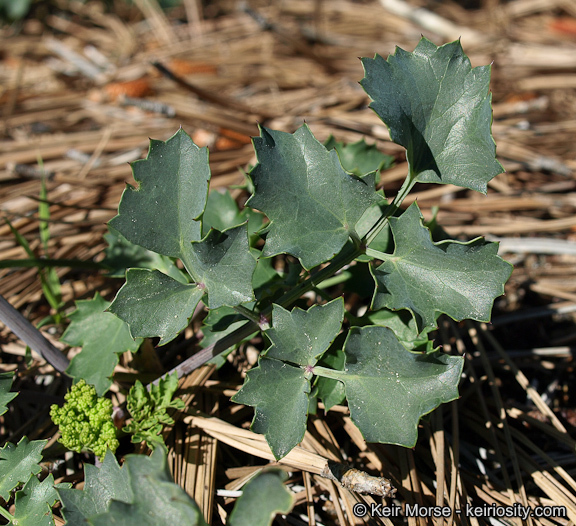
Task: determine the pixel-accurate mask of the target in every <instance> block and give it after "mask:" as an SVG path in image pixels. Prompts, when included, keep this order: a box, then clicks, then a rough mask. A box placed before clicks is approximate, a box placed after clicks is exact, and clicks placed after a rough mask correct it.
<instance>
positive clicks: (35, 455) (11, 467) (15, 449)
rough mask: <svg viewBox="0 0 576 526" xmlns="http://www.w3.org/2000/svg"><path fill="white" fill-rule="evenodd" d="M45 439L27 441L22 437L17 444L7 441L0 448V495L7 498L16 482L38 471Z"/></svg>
mask: <svg viewBox="0 0 576 526" xmlns="http://www.w3.org/2000/svg"><path fill="white" fill-rule="evenodd" d="M46 442H48V441H47V440H33V441H32V442H29V441H28V438H27V437H22V439H21V440H20V442H18V444H17V445H14V444H12V443H11V442H7V443H6V445H5V446H4V447H3V448H0V473H2V477H1V478H0V497H2V498H3V499H4V500H6V501H7V500H8V498H9V497H10V492H11V491H12V490H13V489H14V488H15V487H16V486H18V484H21V483H24V482H28V479H30V477H31V476H32V475H35V474H36V473H39V472H40V469H41V468H40V466H39V465H38V463H39V462H40V461H41V460H42V450H43V449H44V446H45V445H46Z"/></svg>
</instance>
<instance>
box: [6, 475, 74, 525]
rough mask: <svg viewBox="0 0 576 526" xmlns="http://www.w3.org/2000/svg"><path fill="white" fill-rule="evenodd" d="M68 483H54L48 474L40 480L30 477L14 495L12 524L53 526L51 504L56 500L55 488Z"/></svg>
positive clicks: (51, 476)
mask: <svg viewBox="0 0 576 526" xmlns="http://www.w3.org/2000/svg"><path fill="white" fill-rule="evenodd" d="M69 486H70V484H57V485H54V477H53V475H52V474H50V475H48V476H47V477H46V478H45V479H44V480H43V481H42V482H40V481H39V480H38V479H37V478H36V477H31V478H30V480H28V482H27V483H26V484H25V485H24V487H23V488H22V489H21V490H19V491H17V492H16V495H15V497H14V518H15V522H14V524H18V526H54V518H53V517H52V506H54V504H55V503H56V501H58V494H57V493H56V488H59V487H69Z"/></svg>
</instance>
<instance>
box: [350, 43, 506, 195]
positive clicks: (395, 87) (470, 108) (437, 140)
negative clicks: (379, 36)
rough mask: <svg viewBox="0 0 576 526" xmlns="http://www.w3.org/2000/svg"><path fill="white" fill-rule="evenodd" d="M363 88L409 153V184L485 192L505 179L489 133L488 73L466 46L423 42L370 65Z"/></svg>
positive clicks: (368, 61) (367, 63) (365, 61)
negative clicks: (473, 60)
mask: <svg viewBox="0 0 576 526" xmlns="http://www.w3.org/2000/svg"><path fill="white" fill-rule="evenodd" d="M362 64H363V66H364V70H365V77H364V79H363V80H362V82H361V84H362V87H363V88H364V89H365V90H366V92H367V93H368V95H370V97H371V98H372V99H373V102H372V104H371V105H370V107H371V108H372V109H373V110H374V111H375V112H376V113H377V114H378V116H379V117H380V118H381V119H382V120H383V121H384V122H385V123H386V125H387V126H388V128H389V130H390V137H391V139H392V140H393V141H394V142H396V143H398V144H400V145H402V146H404V148H406V157H407V159H408V163H409V165H410V175H411V178H412V179H413V180H415V181H418V182H423V183H444V184H446V183H451V184H455V185H458V186H463V187H466V188H471V189H472V190H477V191H479V192H482V193H486V189H487V186H486V185H487V183H488V181H490V180H491V179H492V178H493V177H495V176H496V175H498V174H499V173H501V172H502V171H504V170H503V168H502V166H501V165H500V163H499V162H498V161H496V159H495V153H496V146H495V144H494V140H493V138H492V134H491V132H490V126H491V123H492V108H491V95H490V93H489V91H488V85H489V81H490V66H483V67H476V68H472V67H471V65H470V61H469V60H468V57H467V56H466V55H465V54H464V52H463V50H462V46H461V45H460V42H459V41H457V42H451V43H449V44H445V45H443V46H440V47H436V46H435V45H434V44H433V43H432V42H430V41H429V40H427V39H426V38H422V40H420V43H419V44H418V46H416V49H415V50H414V52H413V53H409V52H407V51H404V50H403V49H400V48H396V52H395V53H394V55H390V56H389V57H388V60H384V59H383V58H382V57H381V56H379V55H376V56H375V58H373V59H368V58H364V59H362Z"/></svg>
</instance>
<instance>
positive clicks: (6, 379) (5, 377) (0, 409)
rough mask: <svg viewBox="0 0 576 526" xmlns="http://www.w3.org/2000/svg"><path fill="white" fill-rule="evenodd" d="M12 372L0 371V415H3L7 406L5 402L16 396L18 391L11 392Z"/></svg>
mask: <svg viewBox="0 0 576 526" xmlns="http://www.w3.org/2000/svg"><path fill="white" fill-rule="evenodd" d="M13 380H14V373H0V415H3V414H4V413H5V412H6V411H7V410H8V408H7V407H6V404H7V403H9V402H10V401H11V400H13V399H14V398H16V397H17V396H18V393H11V392H10V388H11V387H12V381H13Z"/></svg>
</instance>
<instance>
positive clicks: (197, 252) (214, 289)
mask: <svg viewBox="0 0 576 526" xmlns="http://www.w3.org/2000/svg"><path fill="white" fill-rule="evenodd" d="M186 261H188V262H189V265H190V268H189V270H190V272H191V274H192V276H193V277H194V279H195V281H196V282H197V283H201V284H202V286H203V287H205V288H206V291H207V292H208V308H210V309H216V308H218V307H222V306H224V305H228V306H230V307H234V306H236V305H239V304H241V303H245V302H248V301H251V300H253V299H254V291H253V290H252V275H253V274H254V269H255V268H256V260H255V259H254V257H253V256H252V254H251V252H250V247H249V244H248V232H247V229H246V224H242V225H240V226H237V227H234V228H230V229H229V230H225V231H224V232H219V231H218V230H214V229H212V230H210V232H209V233H208V234H207V236H206V237H205V238H204V239H203V240H202V241H200V242H197V243H191V244H190V249H189V250H188V253H187V256H186Z"/></svg>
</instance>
